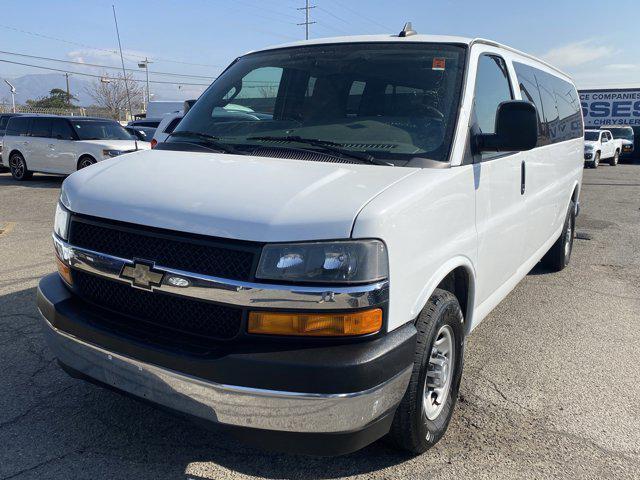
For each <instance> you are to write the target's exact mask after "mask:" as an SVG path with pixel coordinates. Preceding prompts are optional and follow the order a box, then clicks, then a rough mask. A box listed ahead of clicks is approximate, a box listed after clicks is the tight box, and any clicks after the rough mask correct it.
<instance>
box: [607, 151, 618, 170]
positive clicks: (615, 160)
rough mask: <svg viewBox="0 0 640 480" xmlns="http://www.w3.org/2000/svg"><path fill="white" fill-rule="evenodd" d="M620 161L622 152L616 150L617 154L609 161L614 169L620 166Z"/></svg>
mask: <svg viewBox="0 0 640 480" xmlns="http://www.w3.org/2000/svg"><path fill="white" fill-rule="evenodd" d="M619 160H620V152H619V151H618V150H616V153H614V155H613V157H611V158H610V159H609V165H611V166H612V167H615V166H616V165H618V161H619Z"/></svg>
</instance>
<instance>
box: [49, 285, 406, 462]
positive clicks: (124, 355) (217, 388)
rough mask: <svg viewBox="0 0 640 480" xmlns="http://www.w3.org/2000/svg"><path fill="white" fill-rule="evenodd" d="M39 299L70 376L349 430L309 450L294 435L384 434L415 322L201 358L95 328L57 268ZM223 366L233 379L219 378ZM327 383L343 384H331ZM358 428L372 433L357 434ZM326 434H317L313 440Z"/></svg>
mask: <svg viewBox="0 0 640 480" xmlns="http://www.w3.org/2000/svg"><path fill="white" fill-rule="evenodd" d="M38 307H39V309H40V312H41V314H42V316H43V318H44V331H45V337H46V340H47V343H48V344H49V346H50V348H51V349H52V351H53V352H54V354H55V356H56V357H57V359H58V361H59V362H60V363H61V364H62V365H63V366H64V367H65V369H66V370H68V371H72V372H75V373H76V375H74V376H83V377H87V379H90V380H92V381H95V382H97V383H100V384H103V385H105V386H108V387H111V388H115V389H117V390H120V391H122V392H125V393H128V394H130V395H133V396H135V397H138V398H141V399H144V400H148V401H151V402H153V403H156V404H158V405H160V406H163V407H166V408H168V409H171V410H175V411H177V412H180V413H183V414H187V415H189V416H193V417H196V418H198V419H201V420H205V421H209V422H214V423H217V424H221V425H225V426H230V427H242V428H245V429H246V428H251V429H260V430H266V431H269V432H280V433H290V434H292V435H294V436H295V435H298V436H299V435H301V434H314V435H315V434H321V435H329V436H330V437H331V438H337V437H335V436H336V435H338V437H340V438H342V439H345V438H346V439H347V441H346V443H345V442H343V443H340V442H337V443H336V444H335V445H330V443H331V442H329V444H327V445H326V446H327V448H328V449H329V450H328V451H327V450H324V449H320V451H319V452H317V450H318V449H317V448H313V449H312V451H311V452H309V451H308V450H306V449H305V448H304V442H301V439H300V438H298V437H296V441H295V442H293V444H299V445H296V446H297V447H299V448H294V450H296V451H301V452H302V453H316V452H317V453H328V454H341V453H346V452H348V451H353V450H355V449H358V448H361V447H363V446H364V445H366V444H367V443H370V442H371V441H373V440H375V439H376V438H378V437H379V436H381V435H384V434H385V433H386V432H387V431H388V428H389V425H390V419H391V418H392V416H393V411H394V410H395V407H396V406H397V405H398V403H399V402H400V400H401V399H402V396H403V395H404V392H405V390H406V388H407V385H408V382H409V377H410V375H411V370H412V356H413V355H412V354H413V350H414V348H415V327H414V326H413V325H407V326H405V327H402V328H401V329H398V330H397V331H395V332H391V333H389V334H387V335H385V336H383V337H381V338H377V339H374V340H371V341H365V342H360V343H355V344H340V345H335V344H331V345H329V346H328V345H327V344H324V345H321V346H317V345H314V346H307V347H306V348H300V347H291V345H286V346H284V347H283V346H274V347H272V348H271V349H270V351H269V349H267V351H265V345H264V344H263V345H261V346H260V347H259V348H255V349H254V350H252V349H250V348H249V349H247V348H244V349H242V351H241V352H239V353H234V352H233V351H232V352H229V353H226V354H225V353H220V354H218V355H214V356H213V357H212V358H206V359H202V358H188V357H186V356H185V357H184V358H182V357H181V356H180V355H178V354H176V353H167V352H161V351H157V350H155V349H154V348H153V347H151V346H148V345H141V344H138V343H136V342H134V341H131V340H127V339H126V338H117V336H115V335H114V334H113V332H105V331H101V330H100V329H99V328H97V327H93V326H92V322H91V318H90V317H91V315H92V312H91V309H90V308H89V307H87V306H83V302H81V301H79V300H78V299H76V298H75V297H74V296H73V295H72V294H71V293H70V292H69V291H68V290H67V288H66V287H65V286H64V284H63V283H62V281H61V280H60V279H59V278H58V276H57V274H52V275H49V276H47V277H45V278H43V279H42V280H41V282H40V285H39V287H38ZM178 369H179V370H178ZM192 372H202V374H201V375H197V376H196V375H194V374H193V373H192ZM230 375H231V376H232V377H233V376H235V379H236V380H237V381H236V382H227V381H224V380H231V378H230ZM205 376H206V377H208V378H204V377H205ZM265 382H267V383H270V384H271V385H273V387H272V388H269V387H268V386H267V385H266V384H265ZM349 384H350V385H354V386H357V387H358V388H359V389H358V390H352V389H350V388H348V387H347V385H349ZM312 385H317V389H315V390H314V389H313V388H312ZM332 385H335V386H337V387H338V388H342V389H343V391H339V390H338V391H332ZM305 387H306V390H305ZM363 387H364V388H363ZM380 419H385V421H384V422H382V423H381V422H380ZM252 431H253V430H252ZM364 431H367V432H368V431H371V432H373V433H371V435H364V436H363V435H361V433H362V432H364ZM252 436H254V435H252ZM270 438H271V437H270ZM352 438H355V439H357V441H355V443H354V442H352V441H349V439H352ZM271 440H273V439H272V438H271ZM270 443H272V442H271V441H270ZM324 443H326V442H318V440H317V438H315V437H314V441H313V443H312V444H313V445H314V446H316V447H317V446H321V445H323V444H324ZM287 445H288V446H290V445H292V442H288V443H287ZM276 448H277V447H276ZM287 449H289V447H287Z"/></svg>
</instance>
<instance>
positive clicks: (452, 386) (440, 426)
mask: <svg viewBox="0 0 640 480" xmlns="http://www.w3.org/2000/svg"><path fill="white" fill-rule="evenodd" d="M416 328H417V330H418V337H417V343H416V351H415V354H414V363H413V372H412V374H411V380H410V381H409V386H408V387H407V391H406V392H405V394H404V397H403V399H402V401H401V402H400V405H399V406H398V409H397V410H396V413H395V417H394V419H393V424H392V425H391V430H390V432H389V435H388V438H389V440H390V441H391V442H392V443H393V444H394V445H395V446H396V447H398V448H400V449H402V450H408V451H410V452H412V453H416V454H420V453H423V452H425V451H427V450H428V449H429V448H431V447H433V446H434V445H435V444H436V443H438V441H439V440H440V439H441V438H442V436H443V435H444V433H445V432H446V430H447V427H448V426H449V421H450V420H451V416H452V415H453V410H454V407H455V404H456V401H457V399H458V389H459V388H460V379H461V377H462V366H463V354H464V324H463V315H462V310H461V309H460V304H459V303H458V300H457V299H456V297H455V296H454V295H453V294H452V293H450V292H448V291H446V290H440V289H436V290H435V291H434V292H433V295H432V296H431V298H430V299H429V301H428V302H427V304H426V305H425V307H424V309H423V310H422V312H420V315H419V316H418V320H417V321H416ZM443 328H446V329H448V330H450V331H451V332H452V333H453V342H452V344H453V346H454V347H453V351H454V355H453V369H452V370H451V368H449V369H448V373H449V375H450V376H451V379H450V382H449V389H448V393H447V394H446V398H445V400H444V403H442V405H443V406H442V408H441V410H440V412H439V413H438V414H437V416H436V417H435V418H433V419H429V418H427V414H426V412H425V406H424V405H423V399H424V397H425V383H426V381H427V373H428V372H429V373H432V372H433V370H432V368H433V367H432V363H431V362H430V359H432V350H434V343H435V341H436V335H437V334H439V333H440V332H441V331H442V329H443ZM432 374H433V373H432ZM435 404H436V405H437V403H435ZM438 408H440V407H438Z"/></svg>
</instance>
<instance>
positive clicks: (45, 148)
mask: <svg viewBox="0 0 640 480" xmlns="http://www.w3.org/2000/svg"><path fill="white" fill-rule="evenodd" d="M148 148H149V143H146V142H140V141H137V139H135V138H134V137H132V136H131V135H130V134H129V133H127V131H126V130H125V129H124V128H123V127H122V126H121V125H120V124H119V123H118V122H115V121H113V120H105V119H100V118H87V117H58V116H52V115H40V116H34V115H22V116H19V117H13V118H11V119H9V122H8V124H7V130H6V134H5V136H4V153H5V155H6V156H7V158H8V163H9V168H10V170H11V175H12V176H13V178H14V179H16V180H27V179H29V178H31V176H32V175H33V172H44V173H56V174H63V175H67V174H70V173H73V172H75V171H76V170H80V169H81V168H85V167H88V166H89V165H93V164H94V163H97V162H99V161H101V160H105V159H108V158H113V157H117V156H118V155H122V154H123V153H130V152H134V151H136V150H145V149H148Z"/></svg>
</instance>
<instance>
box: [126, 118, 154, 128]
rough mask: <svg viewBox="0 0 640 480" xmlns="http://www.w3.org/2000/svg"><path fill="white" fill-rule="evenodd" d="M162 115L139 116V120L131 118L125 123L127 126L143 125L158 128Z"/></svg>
mask: <svg viewBox="0 0 640 480" xmlns="http://www.w3.org/2000/svg"><path fill="white" fill-rule="evenodd" d="M161 121H162V117H157V118H141V119H139V120H132V121H130V122H129V123H127V127H136V128H137V127H145V128H158V125H160V122H161Z"/></svg>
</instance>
